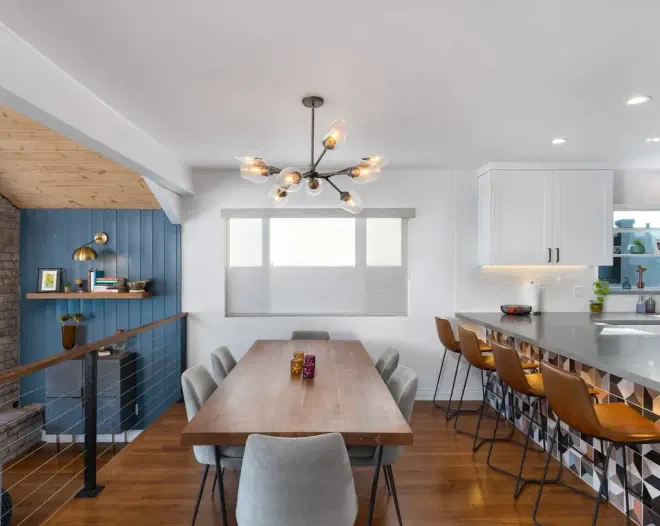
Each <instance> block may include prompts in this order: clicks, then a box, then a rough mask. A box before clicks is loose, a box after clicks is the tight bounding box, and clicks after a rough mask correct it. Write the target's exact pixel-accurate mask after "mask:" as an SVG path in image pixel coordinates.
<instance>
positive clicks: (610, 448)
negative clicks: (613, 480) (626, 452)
mask: <svg viewBox="0 0 660 526" xmlns="http://www.w3.org/2000/svg"><path fill="white" fill-rule="evenodd" d="M612 446H614V443H613V442H612V443H610V446H609V447H608V448H607V455H605V464H604V466H605V469H604V470H603V480H602V481H601V483H600V490H599V491H598V497H597V498H596V508H595V509H594V517H593V519H592V520H591V526H596V521H597V520H598V510H599V509H600V502H601V500H602V498H603V489H604V488H605V486H606V483H605V481H606V480H607V466H609V464H610V455H611V454H612Z"/></svg>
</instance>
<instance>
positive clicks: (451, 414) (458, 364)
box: [433, 349, 481, 421]
mask: <svg viewBox="0 0 660 526" xmlns="http://www.w3.org/2000/svg"><path fill="white" fill-rule="evenodd" d="M457 354H458V359H457V360H456V368H455V369H454V380H453V381H452V383H451V391H449V401H448V402H447V407H443V406H442V405H440V404H439V403H438V401H437V400H436V396H437V395H438V388H439V386H440V379H441V377H442V371H443V368H444V365H445V358H446V357H447V349H445V354H444V355H443V356H442V364H441V365H440V372H439V373H438V381H437V382H436V384H435V392H434V393H433V405H434V406H435V407H437V408H438V409H441V410H443V411H444V412H445V413H446V415H445V418H446V420H447V421H449V420H451V419H452V418H454V417H455V416H456V415H457V414H458V410H456V409H454V410H453V411H452V408H451V405H452V400H453V397H454V388H455V387H456V378H458V370H459V369H460V368H461V356H462V355H461V354H460V353H457ZM463 392H465V389H464V390H463ZM480 410H481V407H478V408H476V409H463V411H462V413H463V414H477V413H478V412H479V411H480Z"/></svg>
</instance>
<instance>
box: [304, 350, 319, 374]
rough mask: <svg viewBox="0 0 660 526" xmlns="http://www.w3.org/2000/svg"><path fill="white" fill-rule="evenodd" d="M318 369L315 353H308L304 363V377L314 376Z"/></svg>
mask: <svg viewBox="0 0 660 526" xmlns="http://www.w3.org/2000/svg"><path fill="white" fill-rule="evenodd" d="M315 370H316V356H314V355H313V354H306V355H305V361H304V364H303V378H314V373H315Z"/></svg>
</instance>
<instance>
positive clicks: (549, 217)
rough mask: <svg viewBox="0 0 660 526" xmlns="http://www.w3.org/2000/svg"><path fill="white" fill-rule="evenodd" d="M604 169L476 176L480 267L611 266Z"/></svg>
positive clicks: (494, 170)
mask: <svg viewBox="0 0 660 526" xmlns="http://www.w3.org/2000/svg"><path fill="white" fill-rule="evenodd" d="M612 185H613V176H612V171H611V170H607V169H569V168H566V167H562V168H561V169H557V168H552V167H547V168H546V167H543V166H542V165H535V166H533V167H531V166H528V165H525V167H516V166H515V165H506V166H503V167H494V166H493V165H491V167H490V168H489V169H486V170H483V171H482V172H481V173H480V175H479V183H478V187H479V262H480V264H481V265H544V266H553V265H611V264H612V221H613V199H612Z"/></svg>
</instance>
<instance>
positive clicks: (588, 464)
mask: <svg viewBox="0 0 660 526" xmlns="http://www.w3.org/2000/svg"><path fill="white" fill-rule="evenodd" d="M486 335H487V336H486V337H487V339H488V340H489V341H496V342H499V343H501V344H504V345H509V346H511V347H513V348H514V349H516V350H517V351H518V353H519V354H520V355H521V357H522V360H523V361H534V362H539V361H544V362H548V363H550V364H552V365H556V366H558V367H560V368H562V369H564V370H565V371H571V372H574V373H576V374H579V375H580V376H581V377H582V378H583V379H584V381H585V382H586V383H587V384H588V385H589V386H592V387H594V388H596V389H597V390H598V392H599V394H598V399H599V401H600V402H603V403H607V402H625V403H626V404H628V405H629V406H630V407H632V408H633V409H635V411H637V412H638V413H640V414H641V415H643V416H644V417H646V418H649V419H650V420H653V421H654V422H655V421H656V420H658V419H660V393H659V392H657V391H654V390H652V389H649V388H647V387H643V386H641V385H638V384H635V383H633V382H630V381H628V380H624V379H622V378H619V377H617V376H614V375H612V374H610V373H607V372H605V371H600V370H598V369H596V368H594V367H589V366H587V365H584V364H581V363H579V362H576V361H575V360H572V359H569V358H565V357H563V356H561V355H558V354H557V353H554V352H549V351H546V350H544V349H541V348H539V347H537V346H535V345H531V344H529V343H527V342H525V341H522V340H519V339H516V338H513V337H511V336H506V335H504V334H502V333H500V332H497V331H493V330H490V329H487V330H486ZM494 374H495V373H494ZM493 390H494V391H495V393H496V394H497V395H499V396H500V397H501V396H502V393H503V391H504V387H503V385H502V382H501V381H500V379H499V378H496V379H495V380H493ZM514 400H515V401H514V404H515V406H516V416H517V418H516V422H515V424H516V427H518V428H519V429H520V430H521V431H523V432H525V433H526V432H527V430H528V429H529V427H528V426H529V425H532V438H533V439H534V441H535V442H536V443H537V444H539V445H543V434H542V433H546V437H547V443H548V445H549V443H550V439H551V437H552V434H553V433H554V430H555V422H556V417H555V415H554V414H553V413H552V412H550V414H549V415H548V413H547V406H546V404H545V402H543V403H542V404H541V406H542V415H538V414H537V413H538V412H537V411H536V410H535V409H532V408H531V407H530V403H529V402H530V400H529V397H527V396H522V395H520V394H518V393H514ZM488 403H489V404H490V405H491V406H493V407H494V408H495V409H499V407H500V398H498V397H497V396H495V395H491V394H490V393H489V399H488ZM506 412H507V416H508V417H509V419H511V417H512V414H511V413H512V411H511V408H510V407H508V406H507V408H506ZM530 419H532V420H534V421H535V422H540V423H541V426H538V425H537V424H534V423H531V424H530ZM626 447H627V452H626V457H627V461H628V465H627V466H624V465H623V458H624V456H623V450H622V448H621V447H616V448H615V449H614V450H613V451H612V458H611V459H610V464H609V466H607V473H606V476H607V477H608V480H609V499H610V503H611V504H613V505H614V506H616V507H617V508H618V509H619V510H621V511H624V510H625V507H624V492H623V473H624V471H623V470H624V469H627V470H628V483H629V485H630V510H631V520H632V521H633V522H634V523H636V524H639V525H642V526H651V525H653V526H660V445H654V446H650V445H642V446H632V447H628V446H626ZM604 451H606V450H605V449H604V448H603V444H601V441H600V440H597V439H593V438H591V437H587V436H583V435H582V434H581V433H579V432H578V431H576V430H574V429H572V428H570V427H568V426H567V425H566V424H564V423H563V422H562V423H561V427H560V430H559V438H558V444H557V445H555V448H554V451H553V456H554V457H555V458H556V459H558V458H559V454H560V453H561V455H562V460H563V463H564V467H565V468H566V467H567V468H568V469H570V470H571V471H572V472H573V473H575V474H576V475H577V476H578V477H580V478H581V479H582V480H583V481H584V482H585V483H586V484H588V485H589V486H591V487H592V488H593V489H595V490H596V491H598V489H599V487H600V482H601V480H602V477H603V467H602V466H603V462H604V459H605V455H604ZM535 491H536V490H535ZM541 506H543V503H541Z"/></svg>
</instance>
